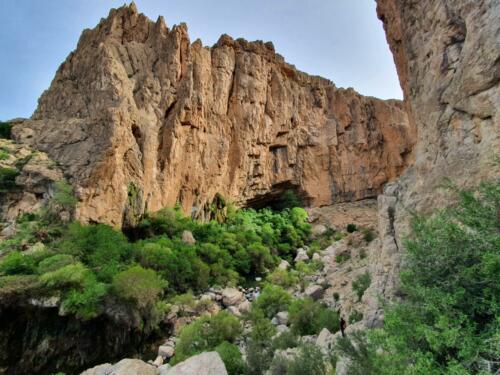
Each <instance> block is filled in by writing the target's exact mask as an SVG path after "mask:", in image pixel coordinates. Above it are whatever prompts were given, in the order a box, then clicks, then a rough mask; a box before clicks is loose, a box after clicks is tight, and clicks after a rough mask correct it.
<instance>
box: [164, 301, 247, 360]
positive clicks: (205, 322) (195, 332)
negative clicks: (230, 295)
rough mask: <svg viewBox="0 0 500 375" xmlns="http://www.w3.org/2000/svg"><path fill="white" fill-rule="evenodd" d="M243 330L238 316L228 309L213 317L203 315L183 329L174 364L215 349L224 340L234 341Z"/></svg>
mask: <svg viewBox="0 0 500 375" xmlns="http://www.w3.org/2000/svg"><path fill="white" fill-rule="evenodd" d="M241 332H242V327H241V324H240V322H239V320H238V318H236V317H235V316H233V315H231V314H230V313H228V312H227V311H221V312H220V313H218V314H217V315H215V316H213V317H208V316H202V317H201V318H199V319H197V320H196V321H194V322H193V323H191V324H189V325H187V326H185V327H184V328H183V329H182V330H181V333H180V336H179V341H178V342H177V345H176V347H175V356H174V358H173V360H172V364H176V363H179V362H182V361H184V360H185V359H187V358H189V357H191V356H193V355H196V354H199V353H201V352H203V351H209V350H214V349H215V348H217V347H218V346H219V345H221V344H222V343H224V342H227V343H234V341H235V340H236V338H237V337H238V336H240V334H241ZM226 349H227V347H226Z"/></svg>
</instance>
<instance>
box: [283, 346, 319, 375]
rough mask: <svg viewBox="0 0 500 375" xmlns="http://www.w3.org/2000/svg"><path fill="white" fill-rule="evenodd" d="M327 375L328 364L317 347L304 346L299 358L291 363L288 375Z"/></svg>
mask: <svg viewBox="0 0 500 375" xmlns="http://www.w3.org/2000/svg"><path fill="white" fill-rule="evenodd" d="M305 374H314V375H326V374H327V372H326V364H325V359H324V357H323V354H322V353H321V350H320V349H319V348H318V347H317V346H316V345H312V344H309V345H303V346H301V348H300V353H299V356H298V357H297V358H295V359H294V360H292V361H290V363H289V366H288V371H287V372H286V375H305Z"/></svg>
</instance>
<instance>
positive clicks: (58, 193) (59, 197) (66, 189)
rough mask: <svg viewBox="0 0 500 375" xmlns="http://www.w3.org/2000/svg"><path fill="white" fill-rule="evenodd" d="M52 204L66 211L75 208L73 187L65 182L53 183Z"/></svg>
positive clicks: (75, 201) (75, 200)
mask: <svg viewBox="0 0 500 375" xmlns="http://www.w3.org/2000/svg"><path fill="white" fill-rule="evenodd" d="M53 199H54V203H56V204H58V205H61V206H63V207H64V208H66V209H72V208H74V207H75V206H76V204H77V202H78V200H77V199H76V197H75V195H74V192H73V187H72V186H71V185H70V184H68V183H67V182H65V181H57V182H56V183H55V193H54V198H53Z"/></svg>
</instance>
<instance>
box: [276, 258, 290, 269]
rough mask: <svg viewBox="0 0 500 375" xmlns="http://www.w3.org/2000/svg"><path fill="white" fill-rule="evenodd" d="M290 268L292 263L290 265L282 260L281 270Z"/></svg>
mask: <svg viewBox="0 0 500 375" xmlns="http://www.w3.org/2000/svg"><path fill="white" fill-rule="evenodd" d="M289 267H290V263H288V262H287V261H286V260H284V259H283V260H282V261H281V262H280V264H279V266H278V268H279V269H280V270H287V269H288V268H289Z"/></svg>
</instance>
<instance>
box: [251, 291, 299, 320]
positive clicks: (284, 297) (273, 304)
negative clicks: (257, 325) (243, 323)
mask: <svg viewBox="0 0 500 375" xmlns="http://www.w3.org/2000/svg"><path fill="white" fill-rule="evenodd" d="M291 302H292V297H291V296H290V294H288V293H287V292H286V291H285V290H284V289H283V288H282V287H280V286H278V285H272V284H267V285H266V286H265V287H264V289H263V290H262V292H261V293H260V295H259V297H258V298H257V300H256V301H255V302H254V303H253V305H252V307H254V308H258V309H261V310H262V311H263V312H264V315H265V316H266V317H267V318H272V317H274V316H275V315H276V314H277V313H278V312H280V311H286V310H288V306H289V305H290V303H291Z"/></svg>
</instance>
